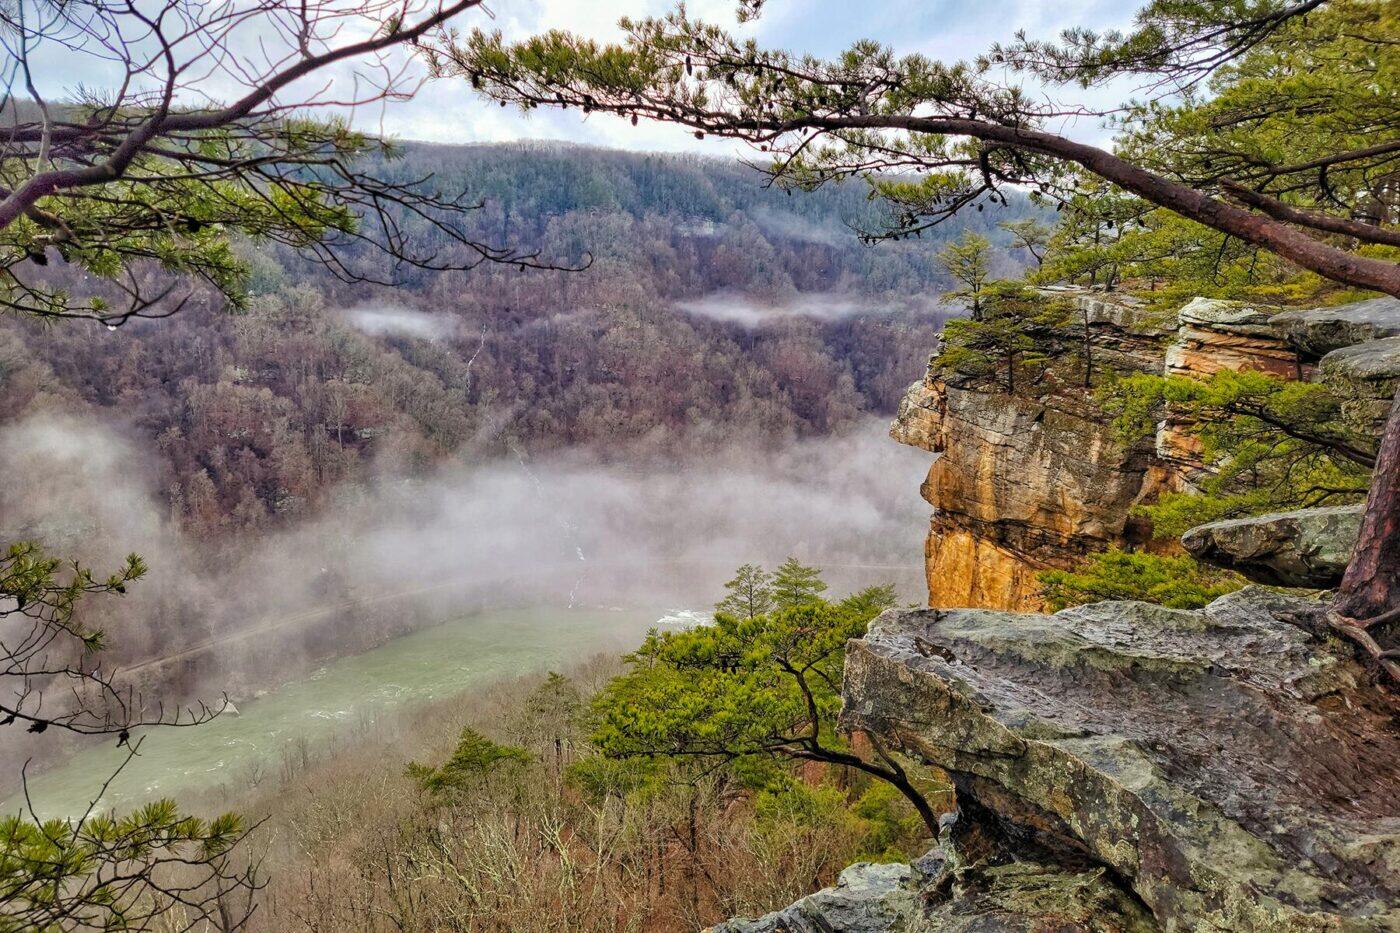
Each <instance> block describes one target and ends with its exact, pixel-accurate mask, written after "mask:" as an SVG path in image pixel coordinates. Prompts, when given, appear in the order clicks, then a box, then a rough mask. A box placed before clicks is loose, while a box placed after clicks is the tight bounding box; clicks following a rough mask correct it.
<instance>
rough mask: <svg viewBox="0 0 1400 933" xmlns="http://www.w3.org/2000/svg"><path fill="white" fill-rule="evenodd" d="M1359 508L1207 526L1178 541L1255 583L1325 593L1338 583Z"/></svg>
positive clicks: (1348, 557)
mask: <svg viewBox="0 0 1400 933" xmlns="http://www.w3.org/2000/svg"><path fill="white" fill-rule="evenodd" d="M1362 508H1363V507H1362V506H1361V505H1339V506H1333V507H1331V508H1321V509H1298V510H1296V511H1292V512H1271V513H1269V514H1267V515H1254V516H1251V517H1249V518H1237V519H1230V520H1228V521H1221V522H1210V523H1209V524H1206V525H1201V526H1199V527H1196V528H1192V529H1191V530H1190V531H1188V532H1186V534H1184V535H1182V536H1181V546H1182V547H1184V548H1186V550H1187V551H1189V552H1190V553H1191V554H1192V555H1193V556H1195V557H1196V558H1198V559H1200V560H1203V561H1206V562H1208V563H1211V564H1215V565H1217V566H1220V567H1228V568H1230V569H1231V570H1236V571H1239V572H1240V573H1242V574H1244V575H1245V576H1246V577H1248V578H1249V579H1251V580H1254V581H1255V582H1257V583H1269V584H1272V585H1274V586H1304V587H1311V588H1313V589H1326V588H1330V587H1334V586H1336V585H1337V584H1339V583H1341V582H1342V574H1343V573H1345V572H1346V569H1347V562H1348V561H1349V560H1351V552H1352V549H1353V548H1355V547H1356V538H1357V535H1358V534H1359V533H1360V531H1361V512H1362Z"/></svg>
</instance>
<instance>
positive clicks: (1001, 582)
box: [891, 289, 1400, 610]
mask: <svg viewBox="0 0 1400 933" xmlns="http://www.w3.org/2000/svg"><path fill="white" fill-rule="evenodd" d="M1040 297H1041V300H1043V301H1044V302H1047V303H1049V302H1060V303H1062V304H1064V305H1065V309H1066V313H1065V314H1064V315H1063V317H1064V320H1065V324H1064V328H1065V331H1066V335H1067V345H1068V346H1074V345H1075V344H1078V343H1079V342H1080V341H1082V345H1080V346H1075V347H1074V352H1073V354H1070V353H1068V352H1067V353H1066V355H1065V357H1064V358H1062V359H1054V358H1041V359H1039V360H1037V362H1036V363H1035V364H1034V365H1033V366H1032V367H1031V368H1033V369H1034V370H1035V375H1036V378H1033V379H1029V378H1022V379H1020V380H1019V381H1018V382H1017V391H1016V392H1015V393H1014V394H1013V393H1011V392H1008V391H1007V389H1006V387H1005V385H1004V384H1003V382H1002V378H1001V376H1000V375H999V374H998V372H999V371H991V370H988V371H977V372H972V371H959V369H958V368H957V367H956V366H951V365H947V364H946V363H945V362H943V361H942V360H941V359H940V357H939V356H937V355H935V356H934V358H933V359H932V360H931V362H930V365H929V369H928V372H927V374H926V375H925V377H924V378H923V379H922V380H920V381H919V382H916V383H914V384H913V385H912V386H910V387H909V390H908V392H907V393H906V395H905V397H904V399H903V401H902V402H901V404H900V408H899V414H898V416H897V418H896V420H895V423H894V425H893V427H892V429H891V435H892V436H893V437H894V438H895V439H896V440H898V441H900V442H902V443H905V444H909V445H911V446H915V447H920V448H923V449H925V450H928V451H931V452H934V453H937V454H938V455H939V456H938V457H937V459H936V460H935V462H934V463H933V465H932V466H931V468H930V470H929V475H928V479H927V480H926V481H925V483H924V485H923V490H922V491H923V494H924V498H925V499H927V500H928V502H929V503H930V504H931V505H932V506H933V507H934V513H933V516H932V519H931V524H930V528H929V535H928V539H927V544H926V548H925V557H926V568H927V575H928V584H929V605H931V606H935V607H954V606H973V607H985V608H992V609H1015V610H1035V609H1041V608H1043V607H1044V606H1045V604H1046V600H1045V586H1044V577H1043V574H1044V572H1045V571H1047V570H1055V569H1062V570H1070V569H1073V568H1076V567H1079V566H1082V565H1083V563H1084V561H1085V559H1086V558H1087V557H1089V556H1090V555H1093V554H1097V553H1100V552H1104V551H1106V550H1108V549H1122V550H1125V551H1139V550H1145V551H1149V552H1153V553H1159V554H1181V553H1183V552H1182V549H1181V545H1180V544H1179V542H1178V540H1177V539H1178V537H1179V536H1180V535H1181V534H1182V532H1183V531H1185V530H1186V529H1187V528H1189V527H1190V526H1192V525H1196V524H1199V523H1200V522H1202V521H1209V520H1211V519H1221V518H1226V519H1228V518H1232V517H1233V516H1235V515H1249V514H1254V513H1258V512H1276V511H1279V510H1281V509H1288V508H1295V507H1311V506H1327V507H1329V509H1332V510H1335V511H1330V510H1326V509H1325V510H1322V511H1320V512H1318V513H1317V516H1320V517H1314V515H1313V513H1312V512H1309V513H1307V515H1308V520H1309V521H1312V522H1314V523H1316V522H1325V525H1319V526H1316V527H1315V528H1309V529H1304V530H1305V531H1307V532H1308V533H1317V534H1323V533H1325V534H1328V535H1333V536H1336V535H1338V534H1340V535H1342V536H1345V535H1346V534H1347V533H1348V528H1349V533H1350V534H1351V535H1352V538H1351V539H1350V540H1351V541H1354V536H1355V515H1356V514H1357V513H1356V512H1355V510H1353V509H1349V508H1346V507H1345V506H1346V504H1347V503H1355V502H1359V501H1360V500H1361V499H1362V498H1363V497H1364V494H1365V488H1366V480H1365V475H1366V474H1365V467H1364V461H1365V459H1366V456H1367V451H1368V450H1369V451H1370V452H1371V453H1372V454H1373V453H1374V445H1375V443H1376V441H1377V440H1378V438H1379V435H1380V433H1381V429H1382V427H1383V424H1384V418H1385V413H1386V411H1387V410H1388V407H1389V400H1390V398H1391V396H1392V395H1393V393H1394V390H1395V386H1396V384H1397V381H1400V345H1398V344H1400V301H1397V300H1396V299H1393V298H1379V299H1373V300H1369V301H1363V302H1359V303H1354V304H1349V305H1341V306H1337V307H1327V308H1318V309H1313V310H1291V311H1285V310H1284V309H1281V308H1277V307H1270V306H1266V305H1261V304H1252V303H1248V302H1242V301H1223V300H1208V299H1200V298H1198V299H1196V300H1194V301H1191V302H1189V303H1187V304H1186V305H1185V306H1183V307H1181V308H1180V309H1179V310H1178V311H1177V312H1176V313H1172V312H1170V311H1168V312H1163V311H1161V310H1160V309H1158V308H1156V307H1155V306H1154V305H1153V304H1150V303H1147V302H1141V301H1138V300H1136V299H1134V298H1133V297H1132V296H1130V295H1122V294H1105V293H1102V292H1097V291H1087V290H1084V291H1080V290H1075V289H1045V290H1042V291H1041V292H1040ZM1071 355H1072V356H1074V357H1075V359H1074V360H1073V361H1070V360H1069V356H1071ZM1086 355H1087V356H1089V358H1090V359H1092V360H1093V372H1092V379H1091V381H1092V383H1093V386H1092V388H1086V387H1085V386H1084V384H1083V380H1082V379H1081V373H1082V371H1083V368H1084V362H1083V359H1084V357H1085V356H1086ZM1163 377H1164V378H1163ZM1144 384H1147V385H1149V386H1156V387H1155V388H1153V389H1152V392H1155V393H1156V394H1155V395H1154V394H1152V392H1148V393H1147V395H1148V396H1149V398H1148V401H1147V402H1146V403H1143V406H1142V408H1141V410H1139V411H1134V410H1133V401H1132V400H1131V398H1130V399H1129V400H1128V401H1127V402H1126V403H1125V402H1124V401H1123V398H1122V396H1123V390H1124V388H1125V387H1126V388H1127V389H1128V390H1134V389H1136V390H1138V392H1139V397H1141V395H1142V394H1143V393H1142V391H1141V390H1142V386H1143V385H1144ZM1192 386H1197V387H1199V388H1197V389H1192V388H1191V387H1192ZM1129 394H1130V395H1131V391H1130V392H1129ZM1241 413H1243V414H1241ZM1255 415H1258V416H1260V417H1259V418H1258V419H1256V421H1257V423H1256V424H1254V427H1255V428H1257V429H1258V430H1257V431H1255V433H1254V434H1253V435H1251V433H1250V429H1249V426H1248V425H1246V426H1244V427H1242V428H1239V429H1238V430H1237V432H1236V433H1235V434H1233V435H1232V434H1228V433H1225V432H1223V431H1221V430H1220V429H1218V428H1217V429H1216V433H1215V434H1214V435H1213V434H1212V433H1211V428H1212V426H1211V425H1209V424H1207V425H1205V427H1206V428H1207V430H1206V431H1205V432H1202V430H1201V428H1202V422H1205V421H1207V420H1208V419H1213V418H1219V419H1220V421H1221V422H1222V423H1223V422H1225V421H1226V420H1228V418H1230V417H1235V416H1238V417H1240V418H1243V419H1244V420H1248V419H1250V418H1252V417H1254V416H1255ZM1289 417H1296V418H1298V419H1299V423H1300V424H1302V425H1305V426H1306V430H1305V431H1303V432H1302V434H1303V435H1304V436H1303V438H1302V440H1298V439H1297V438H1292V437H1290V436H1289V435H1288V434H1287V433H1286V432H1280V433H1279V435H1278V436H1279V437H1282V438H1284V440H1285V441H1286V442H1288V443H1292V444H1293V445H1294V446H1293V447H1291V448H1289V449H1287V450H1285V451H1284V452H1285V453H1287V454H1288V455H1289V456H1291V457H1294V458H1295V459H1296V462H1297V465H1296V466H1295V465H1294V464H1293V463H1289V464H1285V465H1284V467H1283V469H1286V470H1291V471H1293V473H1296V474H1297V476H1296V477H1295V476H1294V475H1293V473H1288V474H1286V476H1287V483H1286V484H1282V485H1286V488H1282V489H1280V488H1278V486H1279V485H1280V484H1279V483H1278V482H1277V481H1276V480H1273V481H1271V482H1270V488H1268V489H1261V488H1259V486H1260V485H1261V484H1260V483H1259V482H1255V483H1254V485H1251V481H1250V480H1249V478H1248V477H1247V476H1244V475H1236V476H1232V475H1230V472H1229V471H1230V470H1231V469H1235V470H1241V471H1242V470H1243V469H1245V468H1246V467H1247V468H1248V469H1255V468H1256V467H1257V465H1258V461H1257V460H1251V459H1250V458H1252V457H1262V456H1264V454H1261V453H1259V452H1258V451H1253V450H1251V445H1258V446H1259V447H1260V448H1264V447H1266V446H1267V445H1268V444H1270V443H1272V444H1275V445H1277V444H1278V443H1279V441H1278V440H1277V438H1273V439H1271V438H1270V437H1267V436H1265V435H1264V434H1263V431H1264V429H1265V428H1267V427H1268V422H1267V421H1266V420H1264V419H1273V420H1275V421H1280V422H1281V421H1282V420H1285V419H1287V418H1289ZM1132 422H1137V425H1136V428H1135V429H1134V425H1133V424H1132ZM1309 432H1311V433H1312V434H1315V435H1317V437H1315V438H1313V437H1308V436H1306V435H1307V434H1308V433H1309ZM1203 438H1204V439H1203ZM1213 445H1214V446H1213ZM1329 447H1331V448H1333V451H1332V452H1331V455H1332V459H1333V460H1335V461H1336V463H1324V464H1323V466H1318V465H1317V461H1326V459H1327V458H1326V455H1327V454H1328V453H1329V450H1328V448H1329ZM1217 448H1218V449H1217ZM1335 450H1341V451H1342V452H1343V454H1346V456H1337V455H1336V454H1335ZM1231 458H1233V459H1234V460H1235V461H1236V462H1235V464H1234V465H1233V466H1232V465H1231V464H1230V462H1229V461H1230V460H1231ZM1337 463H1340V464H1341V466H1340V467H1338V466H1337ZM1242 464H1243V465H1242ZM1324 469H1325V472H1324ZM1322 477H1325V478H1322ZM1201 493H1205V495H1200V494H1201ZM1187 494H1190V495H1187ZM1154 503H1155V504H1156V506H1155V507H1153V504H1154ZM1212 510H1214V511H1212ZM1293 514H1295V513H1286V514H1285V515H1284V517H1283V519H1282V525H1280V523H1279V522H1277V521H1275V522H1273V523H1272V524H1268V525H1267V526H1266V531H1264V532H1249V531H1248V530H1247V529H1243V530H1237V531H1235V532H1234V533H1233V536H1234V537H1235V538H1237V539H1239V538H1241V537H1242V536H1243V535H1246V534H1250V535H1251V536H1250V537H1249V538H1248V540H1245V541H1241V542H1240V543H1239V544H1238V547H1246V548H1248V549H1250V550H1251V554H1249V555H1244V554H1242V553H1235V554H1233V555H1231V554H1224V553H1221V548H1222V547H1224V548H1229V547H1231V545H1230V543H1229V542H1225V541H1223V539H1222V536H1221V535H1216V536H1215V537H1214V538H1213V539H1211V540H1209V541H1207V540H1206V539H1205V537H1203V536H1202V534H1199V533H1197V534H1194V535H1193V536H1189V537H1190V538H1191V540H1188V544H1189V545H1190V547H1191V550H1192V551H1193V552H1194V553H1198V554H1200V555H1203V556H1206V557H1207V558H1208V559H1210V560H1211V561H1212V562H1213V563H1217V564H1224V565H1226V566H1232V567H1239V568H1240V569H1243V570H1244V571H1245V572H1246V575H1247V576H1251V577H1252V578H1254V579H1257V580H1260V581H1262V582H1269V583H1282V584H1286V585H1294V586H1312V587H1315V588H1322V587H1325V586H1328V585H1335V583H1336V582H1337V580H1339V579H1340V568H1341V567H1342V566H1344V564H1345V560H1346V554H1348V553H1349V551H1350V541H1341V542H1340V543H1338V542H1330V541H1329V542H1322V541H1320V540H1319V541H1314V543H1313V544H1312V545H1311V546H1310V554H1303V555H1299V554H1297V553H1293V552H1292V551H1288V550H1287V549H1288V548H1290V547H1294V545H1292V544H1290V543H1288V542H1286V541H1285V538H1289V537H1296V533H1297V528H1296V525H1297V521H1298V520H1297V519H1293V518H1289V517H1288V516H1291V515H1293ZM1296 514H1299V515H1302V514H1304V513H1296ZM1154 517H1155V519H1156V523H1157V524H1156V526H1155V527H1154V522H1153V518H1154ZM1338 522H1340V526H1338ZM1348 522H1350V525H1348V524H1347V523H1348ZM1285 526H1286V533H1285V532H1284V531H1280V530H1279V529H1280V528H1282V527H1285ZM1207 527H1214V526H1207ZM1227 530H1228V529H1227ZM1270 534H1272V535H1274V536H1275V537H1276V538H1277V540H1273V539H1269V540H1263V539H1262V537H1261V535H1270ZM1197 539H1199V540H1197ZM1338 548H1340V554H1339V555H1331V554H1330V551H1332V550H1337V549H1338ZM1207 551H1208V552H1209V553H1206V552H1207ZM1317 562H1323V563H1328V562H1330V563H1329V566H1326V567H1322V566H1316V565H1315V564H1316V563H1317ZM1310 563H1311V564H1314V565H1310ZM1114 595H1115V594H1113V593H1104V594H1101V595H1100V596H1099V598H1110V597H1112V596H1114Z"/></svg>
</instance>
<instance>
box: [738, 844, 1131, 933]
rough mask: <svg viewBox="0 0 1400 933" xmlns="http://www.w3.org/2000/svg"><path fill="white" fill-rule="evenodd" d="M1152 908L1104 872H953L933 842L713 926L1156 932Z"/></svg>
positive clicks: (931, 932) (846, 932)
mask: <svg viewBox="0 0 1400 933" xmlns="http://www.w3.org/2000/svg"><path fill="white" fill-rule="evenodd" d="M1156 929H1157V926H1156V924H1155V923H1154V922H1153V921H1152V918H1151V915H1150V914H1148V913H1147V911H1145V910H1144V909H1143V908H1142V907H1141V905H1140V904H1138V903H1137V902H1136V900H1135V899H1133V898H1132V897H1131V896H1129V895H1127V894H1125V893H1124V892H1123V891H1122V890H1121V889H1120V888H1118V887H1117V886H1116V885H1114V884H1113V883H1112V882H1110V881H1109V880H1107V879H1106V878H1105V875H1104V872H1102V871H1083V872H1072V871H1064V870H1061V869H1056V868H1051V867H1047V866H1045V865H1040V864H1037V863H1034V862H1013V863H1003V864H997V865H987V866H985V867H979V868H976V869H967V870H964V871H959V872H955V871H954V870H953V869H952V866H951V864H950V860H949V859H947V858H945V857H944V856H943V855H942V854H941V852H940V851H939V850H934V851H933V852H930V853H929V854H928V855H926V856H924V857H923V858H922V859H919V860H918V861H917V862H915V863H914V864H913V865H899V864H894V865H871V864H868V863H865V862H862V863H859V864H856V865H852V866H851V867H850V868H847V869H846V870H845V871H843V872H842V873H841V876H840V878H839V879H837V882H836V885H835V886H834V887H830V888H825V889H823V890H821V891H818V892H817V893H816V894H812V895H809V896H807V897H804V898H802V899H801V900H800V901H797V902H796V903H795V904H793V905H791V906H790V907H786V908H784V909H782V910H779V911H775V912H774V913H771V914H768V915H766V916H763V917H760V918H758V919H756V920H730V921H728V922H726V923H721V924H719V925H718V926H715V927H712V928H711V933H833V931H840V933H914V931H918V933H1049V931H1055V933H1150V931H1154V930H1156Z"/></svg>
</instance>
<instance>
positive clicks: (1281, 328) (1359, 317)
mask: <svg viewBox="0 0 1400 933" xmlns="http://www.w3.org/2000/svg"><path fill="white" fill-rule="evenodd" d="M1270 323H1271V324H1272V325H1273V326H1274V328H1275V329H1276V330H1277V331H1278V332H1279V333H1280V334H1282V335H1283V336H1284V338H1285V339H1286V340H1287V341H1288V342H1289V343H1290V344H1291V345H1293V346H1294V347H1296V348H1297V349H1298V351H1299V352H1300V353H1303V354H1304V355H1306V356H1308V357H1311V358H1313V359H1317V358H1318V357H1322V356H1326V355H1327V354H1328V353H1331V352H1332V351H1333V350H1340V349H1341V348H1342V347H1350V346H1352V345H1354V344H1358V343H1363V342H1365V341H1367V340H1376V339H1379V338H1382V337H1400V298H1390V297H1386V298H1372V299H1370V300H1369V301H1358V302H1355V303H1354V304H1349V305H1338V306H1337V307H1335V308H1312V309H1310V310H1307V311H1285V312H1283V313H1282V314H1276V315H1274V317H1273V319H1272V321H1271V322H1270Z"/></svg>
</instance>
